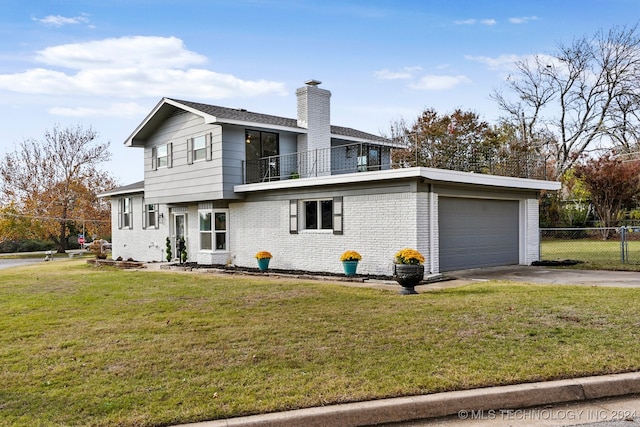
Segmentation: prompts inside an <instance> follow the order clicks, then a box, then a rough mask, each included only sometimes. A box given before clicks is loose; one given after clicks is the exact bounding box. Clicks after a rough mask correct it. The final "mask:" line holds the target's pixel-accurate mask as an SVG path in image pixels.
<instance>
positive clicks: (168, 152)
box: [151, 143, 173, 170]
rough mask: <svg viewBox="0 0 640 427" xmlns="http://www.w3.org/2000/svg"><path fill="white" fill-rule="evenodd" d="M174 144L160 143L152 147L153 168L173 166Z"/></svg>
mask: <svg viewBox="0 0 640 427" xmlns="http://www.w3.org/2000/svg"><path fill="white" fill-rule="evenodd" d="M172 151H173V144H172V143H168V144H164V145H158V146H157V147H153V148H152V149H151V169H153V170H157V169H158V168H170V167H172V166H173V165H172V163H173V161H172V156H173V153H172Z"/></svg>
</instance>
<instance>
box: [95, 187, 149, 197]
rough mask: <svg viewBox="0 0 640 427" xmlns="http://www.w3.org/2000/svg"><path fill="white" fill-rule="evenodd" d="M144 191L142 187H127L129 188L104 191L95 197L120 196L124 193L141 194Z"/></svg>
mask: <svg viewBox="0 0 640 427" xmlns="http://www.w3.org/2000/svg"><path fill="white" fill-rule="evenodd" d="M143 193H144V188H135V189H129V190H122V191H117V190H116V191H106V192H104V193H100V194H98V195H97V196H96V197H98V198H99V199H105V198H109V197H113V196H122V195H125V194H131V195H133V194H143Z"/></svg>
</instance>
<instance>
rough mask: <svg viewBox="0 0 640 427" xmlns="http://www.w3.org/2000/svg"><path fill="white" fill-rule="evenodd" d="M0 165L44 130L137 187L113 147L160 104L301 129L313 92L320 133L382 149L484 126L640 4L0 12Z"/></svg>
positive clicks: (131, 153) (26, 6)
mask: <svg viewBox="0 0 640 427" xmlns="http://www.w3.org/2000/svg"><path fill="white" fill-rule="evenodd" d="M0 5H1V6H2V13H1V14H0V117H1V118H2V119H1V122H0V124H1V125H0V156H4V155H5V154H6V153H8V152H13V151H15V150H16V149H17V147H18V145H19V144H20V143H21V142H22V141H25V140H32V139H34V140H38V141H41V140H43V138H44V134H45V132H46V131H47V130H51V129H53V128H54V127H55V126H59V127H61V128H65V127H76V126H81V127H83V128H89V127H92V128H93V129H95V130H96V131H97V132H98V139H99V141H100V142H110V151H111V153H112V160H111V161H110V162H108V163H106V164H104V165H103V168H104V169H105V170H108V171H109V172H111V173H112V175H113V176H114V177H115V179H116V181H117V182H118V183H119V184H121V185H126V184H129V183H132V182H135V181H139V180H142V179H143V177H144V172H143V160H142V159H143V152H142V149H140V148H131V147H125V146H124V141H125V140H126V139H127V138H128V137H129V135H130V134H131V133H132V132H133V131H134V130H135V128H136V127H137V126H138V125H139V124H140V123H141V122H142V121H143V120H144V118H145V117H146V116H147V114H149V112H150V111H151V110H152V109H153V108H154V107H155V106H156V105H157V104H158V102H160V100H161V99H162V98H163V97H171V98H178V99H184V100H189V101H196V102H204V103H209V104H213V105H220V106H225V107H234V108H245V109H247V110H249V111H254V112H258V113H265V114H273V115H277V116H283V117H290V118H295V117H296V99H295V90H296V89H297V88H298V87H301V86H303V85H304V82H305V81H307V80H310V79H315V80H320V81H322V85H321V87H322V88H324V89H328V90H330V91H331V93H332V97H331V122H332V124H333V125H338V126H346V127H352V128H355V129H358V130H362V131H366V132H370V133H373V134H376V135H385V134H386V135H388V134H389V128H390V124H391V123H392V122H395V121H398V120H401V119H402V120H405V121H406V122H407V123H412V122H413V121H415V120H416V119H417V117H418V116H419V115H420V114H421V113H422V112H423V111H424V110H425V109H427V108H434V109H435V110H436V111H438V112H439V113H441V114H446V113H450V112H452V111H453V110H455V109H457V108H461V109H463V110H465V111H473V112H475V113H477V114H478V115H479V116H480V118H481V119H483V120H487V121H489V122H495V121H496V120H497V119H498V118H499V117H500V115H501V112H500V110H499V109H498V106H497V104H496V102H495V101H493V100H492V99H491V96H490V95H491V94H492V93H493V92H494V91H496V90H501V89H504V81H505V78H506V77H507V76H508V75H509V73H512V72H513V70H514V63H515V61H517V60H519V59H525V58H527V57H530V56H532V55H536V54H552V53H554V52H555V51H556V50H557V47H558V45H559V44H561V43H562V44H570V43H571V41H572V40H573V39H575V38H578V37H583V36H592V35H594V34H595V33H596V32H598V31H600V30H604V31H608V30H609V29H612V28H616V27H627V28H628V27H633V26H635V25H637V24H638V22H639V20H640V0H560V1H558V0H553V1H549V0H537V1H521V0H470V1H468V0H459V1H458V0H353V1H350V0H308V1H304V0H299V1H295V0H226V1H222V0H100V1H95V0H56V1H39V0H0Z"/></svg>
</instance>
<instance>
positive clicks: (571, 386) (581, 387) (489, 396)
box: [177, 372, 640, 427]
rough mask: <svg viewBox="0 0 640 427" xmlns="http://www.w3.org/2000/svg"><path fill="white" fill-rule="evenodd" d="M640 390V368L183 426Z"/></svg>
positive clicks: (520, 403)
mask: <svg viewBox="0 0 640 427" xmlns="http://www.w3.org/2000/svg"><path fill="white" fill-rule="evenodd" d="M634 393H640V372H631V373H627V374H615V375H603V376H595V377H585V378H576V379H570V380H558V381H546V382H538V383H528V384H517V385H509V386H501V387H488V388H480V389H473V390H463V391H452V392H445V393H435V394H429V395H424V396H413V397H401V398H395V399H381V400H374V401H368V402H357V403H348V404H341V405H333V406H324V407H317V408H307V409H298V410H293V411H286V412H277V413H271V414H264V415H253V416H247V417H239V418H230V419H226V420H216V421H206V422H201V423H195V424H182V425H181V426H177V427H186V426H189V427H299V426H301V425H304V426H305V427H327V426H331V427H359V426H372V425H377V424H385V423H394V422H403V421H411V420H420V419H428V418H437V417H445V416H448V415H455V414H458V413H460V412H461V411H480V410H491V409H495V410H499V409H519V408H529V407H534V406H541V405H549V404H558V403H568V402H579V401H586V400H592V399H600V398H604V397H615V396H624V395H629V394H634Z"/></svg>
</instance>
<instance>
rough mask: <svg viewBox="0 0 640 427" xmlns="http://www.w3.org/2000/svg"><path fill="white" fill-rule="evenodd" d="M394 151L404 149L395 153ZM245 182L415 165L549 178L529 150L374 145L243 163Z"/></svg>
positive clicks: (337, 147) (324, 150) (543, 166)
mask: <svg viewBox="0 0 640 427" xmlns="http://www.w3.org/2000/svg"><path fill="white" fill-rule="evenodd" d="M392 150H398V151H399V152H402V154H401V155H398V156H396V155H395V154H393V155H392ZM242 166H243V177H244V184H252V183H258V182H269V181H279V180H285V179H296V178H311V177H318V176H327V175H339V174H346V173H356V172H369V171H379V170H386V169H398V168H407V167H414V166H421V167H429V168H435V169H446V170H454V171H461V172H473V173H480V174H488V175H499V176H509V177H517V178H531V179H542V180H546V179H548V177H547V165H546V162H545V161H544V159H542V158H541V157H540V156H537V155H534V154H531V153H526V154H519V155H515V154H513V153H511V154H510V155H505V154H504V153H493V154H492V155H490V156H488V155H477V154H473V155H462V153H457V155H456V154H454V155H451V156H448V157H446V158H439V159H435V158H424V157H422V158H421V157H419V156H417V155H414V154H412V153H411V152H407V151H406V150H404V149H401V148H392V147H385V146H380V145H373V144H349V145H339V146H335V147H331V148H327V149H321V150H311V151H304V152H297V153H291V154H282V155H279V156H269V157H263V158H261V159H258V160H255V161H245V162H243V165H242Z"/></svg>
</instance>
